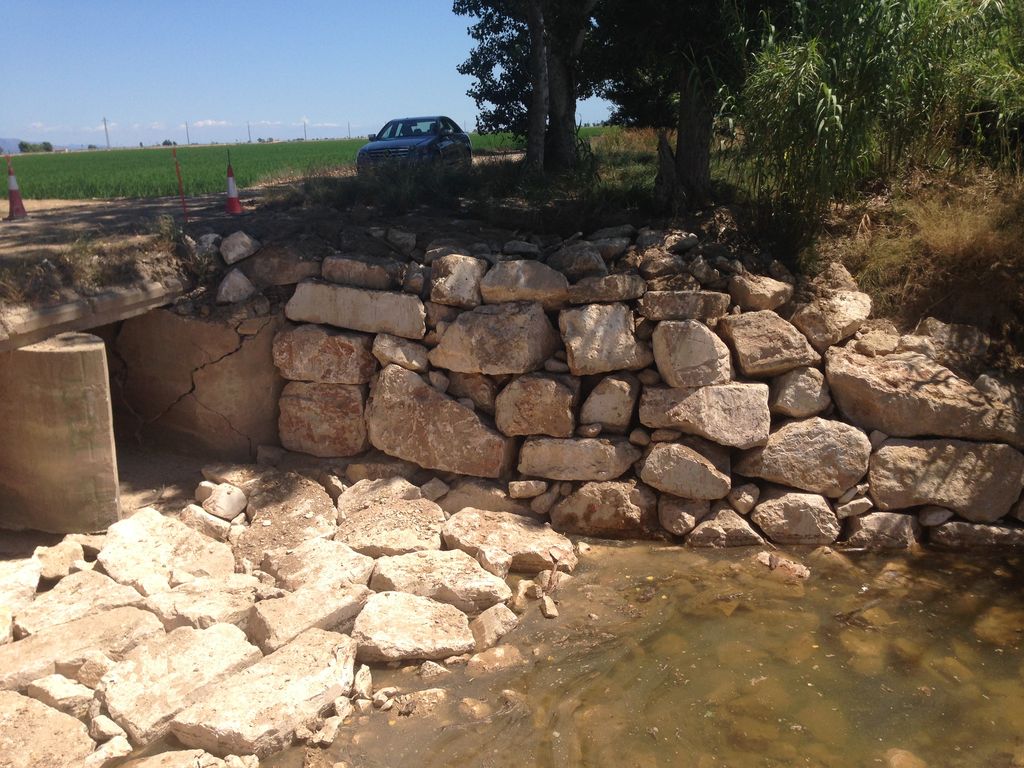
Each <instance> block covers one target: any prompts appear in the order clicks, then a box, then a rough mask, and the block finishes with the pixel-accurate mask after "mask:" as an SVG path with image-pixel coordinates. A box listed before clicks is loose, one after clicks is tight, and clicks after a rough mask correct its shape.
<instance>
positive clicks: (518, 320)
mask: <svg viewBox="0 0 1024 768" xmlns="http://www.w3.org/2000/svg"><path fill="white" fill-rule="evenodd" d="M558 347H559V340H558V334H557V333H556V332H555V329H554V328H553V327H552V326H551V323H550V322H549V321H548V319H547V316H546V315H545V314H544V309H543V307H542V306H541V305H540V304H539V303H537V302H512V303H508V304H494V305H485V306H481V307H477V308H476V309H474V310H472V311H470V312H463V313H462V314H461V315H459V316H458V317H457V318H456V319H455V321H454V322H453V323H452V324H451V325H450V326H449V327H448V328H447V330H445V332H444V334H443V335H442V336H441V341H440V342H439V343H438V345H437V346H436V347H435V348H434V349H432V350H431V351H430V355H429V357H430V362H431V364H432V365H435V366H437V367H438V368H446V369H448V370H450V371H458V372H460V373H486V374H504V373H528V372H529V371H534V370H537V369H538V368H540V367H541V366H542V365H543V364H544V361H545V360H547V359H548V358H549V357H551V355H552V354H553V353H554V352H555V350H556V349H558Z"/></svg>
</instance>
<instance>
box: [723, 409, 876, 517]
mask: <svg viewBox="0 0 1024 768" xmlns="http://www.w3.org/2000/svg"><path fill="white" fill-rule="evenodd" d="M870 456H871V442H870V441H869V440H868V437H867V435H865V434H864V433H863V432H862V431H861V430H859V429H857V428H856V427H852V426H850V425H849V424H844V423H843V422H841V421H832V420H830V419H822V418H820V417H817V416H815V417H812V418H810V419H803V420H801V421H791V422H789V423H787V424H784V425H783V426H782V427H780V428H779V429H777V430H775V431H774V432H772V433H771V435H769V436H768V442H767V443H766V444H765V445H764V446H763V447H760V448H754V449H752V450H750V451H748V452H747V453H745V454H743V455H742V456H741V457H740V458H739V459H738V460H737V462H736V465H735V469H736V471H737V472H739V473H740V474H741V475H746V476H747V477H760V478H762V479H764V480H770V481H771V482H773V483H779V484H782V485H789V486H792V487H794V488H800V489H802V490H805V491H810V492H812V493H821V494H824V495H825V496H829V497H830V498H833V499H836V498H839V497H840V496H842V495H843V494H844V493H846V491H848V490H849V489H850V488H852V487H853V486H855V485H856V484H857V483H858V482H860V480H861V478H862V477H864V475H865V474H867V471H868V459H869V458H870Z"/></svg>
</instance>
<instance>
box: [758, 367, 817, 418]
mask: <svg viewBox="0 0 1024 768" xmlns="http://www.w3.org/2000/svg"><path fill="white" fill-rule="evenodd" d="M830 405H832V398H831V397H830V396H829V391H828V384H826V383H825V374H823V373H822V372H821V371H819V370H818V369H817V368H794V369H793V370H792V371H788V372H786V373H784V374H782V375H781V376H779V377H778V378H776V379H773V380H772V383H771V392H770V394H769V397H768V408H769V409H770V410H771V412H772V414H773V415H776V416H792V417H793V418H796V419H805V418H807V417H808V416H816V415H817V414H819V413H821V412H822V411H824V410H826V409H827V408H828V407H829V406H830Z"/></svg>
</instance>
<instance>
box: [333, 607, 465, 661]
mask: <svg viewBox="0 0 1024 768" xmlns="http://www.w3.org/2000/svg"><path fill="white" fill-rule="evenodd" d="M352 637H353V639H354V640H355V641H356V643H357V644H358V646H359V650H358V658H359V660H360V661H367V662H380V661H405V660H407V659H423V660H436V659H446V658H448V657H449V656H458V655H459V654H462V653H469V652H470V651H472V650H473V649H474V648H475V646H476V641H475V640H474V638H473V633H472V632H471V631H470V629H469V619H467V618H466V614H464V613H463V612H462V611H460V610H459V609H458V608H455V607H454V606H451V605H446V604H445V603H439V602H437V601H436V600H431V599H430V598H429V597H421V596H420V595H409V594H406V593H404V592H379V593H377V594H375V595H373V596H372V597H371V598H370V599H369V600H368V601H367V602H366V607H365V608H364V609H363V612H362V613H360V614H359V617H358V618H357V619H356V627H355V629H354V630H353V631H352Z"/></svg>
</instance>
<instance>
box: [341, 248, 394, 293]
mask: <svg viewBox="0 0 1024 768" xmlns="http://www.w3.org/2000/svg"><path fill="white" fill-rule="evenodd" d="M404 271H405V268H404V266H403V265H402V263H401V262H400V261H398V260H397V259H392V258H389V257H387V256H373V255H370V254H355V253H344V254H338V255H335V256H328V257H327V258H325V259H324V262H323V267H322V270H321V274H322V275H323V278H324V280H327V281H328V282H331V283H338V284H340V285H349V286H352V287H354V288H368V289H370V290H374V291H389V290H391V289H393V288H398V287H399V286H400V285H401V284H402V275H403V273H404Z"/></svg>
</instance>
